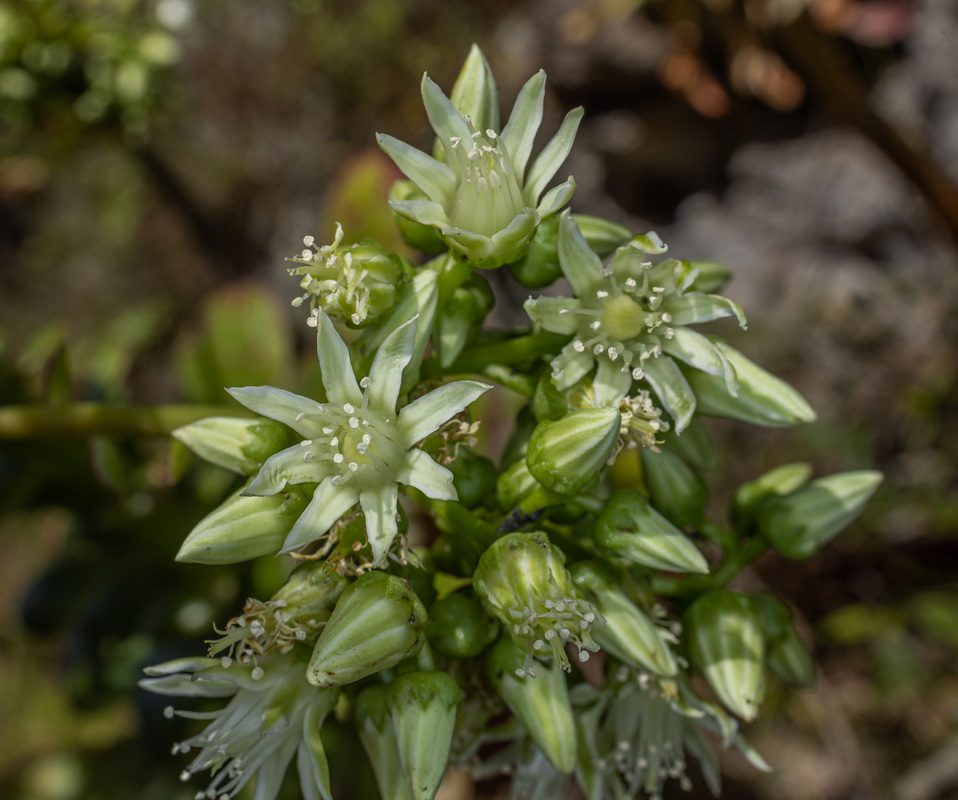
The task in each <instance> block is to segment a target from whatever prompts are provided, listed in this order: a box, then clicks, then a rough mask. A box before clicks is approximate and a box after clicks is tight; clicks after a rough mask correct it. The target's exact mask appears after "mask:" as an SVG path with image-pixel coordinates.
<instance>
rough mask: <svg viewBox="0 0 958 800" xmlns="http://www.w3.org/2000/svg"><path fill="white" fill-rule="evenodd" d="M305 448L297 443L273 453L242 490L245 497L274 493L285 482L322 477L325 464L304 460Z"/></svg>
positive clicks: (313, 479)
mask: <svg viewBox="0 0 958 800" xmlns="http://www.w3.org/2000/svg"><path fill="white" fill-rule="evenodd" d="M306 453H307V448H305V447H303V446H302V445H299V444H294V445H293V446H292V447H287V448H286V449H285V450H280V451H279V452H278V453H274V454H273V455H271V456H270V457H269V458H267V459H266V461H265V462H264V463H263V466H262V467H260V470H259V472H257V473H256V477H255V478H253V480H252V482H251V483H250V485H249V486H247V487H246V488H245V489H244V490H243V494H244V495H245V496H247V497H251V496H252V497H262V496H263V495H268V494H276V493H277V492H281V491H283V489H285V488H286V484H287V483H309V482H310V481H313V482H315V481H318V480H321V479H322V478H323V473H324V470H325V464H324V462H322V461H319V460H316V461H304V460H303V457H304V456H305V455H306Z"/></svg>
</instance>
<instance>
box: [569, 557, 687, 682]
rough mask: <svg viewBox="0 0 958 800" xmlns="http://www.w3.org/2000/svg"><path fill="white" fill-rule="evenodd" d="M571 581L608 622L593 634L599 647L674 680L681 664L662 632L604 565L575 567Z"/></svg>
mask: <svg viewBox="0 0 958 800" xmlns="http://www.w3.org/2000/svg"><path fill="white" fill-rule="evenodd" d="M570 572H571V574H572V578H573V580H574V581H575V583H576V586H578V587H579V588H580V589H581V590H582V591H583V593H584V594H586V595H587V596H589V597H591V598H593V599H594V600H595V605H596V608H597V609H598V610H599V613H600V614H601V615H602V617H603V618H604V619H605V624H604V625H596V626H595V628H594V630H593V631H592V636H593V638H595V640H596V642H597V643H598V644H599V646H600V647H601V648H602V649H603V650H605V651H606V652H608V653H611V654H612V655H613V656H615V657H616V658H618V659H619V660H620V661H624V662H625V663H626V664H629V665H630V666H633V667H638V668H640V669H646V670H648V671H649V672H652V673H655V674H656V675H661V676H662V677H664V678H671V677H674V676H675V675H677V674H678V665H677V664H676V662H675V657H674V656H673V655H672V651H671V649H669V646H668V644H667V643H666V641H665V639H663V635H662V634H663V631H661V630H660V629H659V628H658V627H657V626H656V625H655V623H653V622H652V620H651V619H649V617H648V616H647V615H646V614H645V613H643V612H642V610H641V609H640V608H639V607H638V606H637V605H636V604H635V603H633V602H632V600H631V599H630V598H629V596H628V595H627V594H626V593H625V592H624V591H622V589H621V586H620V584H621V581H617V580H616V578H617V576H615V575H613V574H612V572H611V571H610V570H609V569H608V568H607V567H605V566H604V565H602V564H600V563H598V562H595V561H583V562H580V563H578V564H576V565H574V566H573V567H572V568H571V569H570Z"/></svg>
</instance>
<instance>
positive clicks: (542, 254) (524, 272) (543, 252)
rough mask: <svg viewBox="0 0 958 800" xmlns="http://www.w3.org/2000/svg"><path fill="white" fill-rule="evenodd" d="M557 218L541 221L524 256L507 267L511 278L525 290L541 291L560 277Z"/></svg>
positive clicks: (552, 217)
mask: <svg viewBox="0 0 958 800" xmlns="http://www.w3.org/2000/svg"><path fill="white" fill-rule="evenodd" d="M558 239H559V217H557V216H551V217H547V218H546V219H544V220H542V222H540V223H539V226H538V227H537V228H536V232H535V234H534V235H533V237H532V239H531V240H530V241H529V249H528V250H526V254H525V255H524V256H523V257H522V258H520V259H519V260H518V261H515V262H513V263H511V264H510V265H509V272H511V273H512V277H513V278H515V279H516V281H517V282H518V283H519V284H520V285H521V286H525V287H526V288H527V289H542V288H543V287H546V286H548V285H549V284H550V283H552V282H553V281H554V280H555V279H556V278H558V277H559V276H561V275H562V268H561V267H560V266H559V252H558Z"/></svg>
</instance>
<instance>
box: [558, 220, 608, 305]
mask: <svg viewBox="0 0 958 800" xmlns="http://www.w3.org/2000/svg"><path fill="white" fill-rule="evenodd" d="M559 265H560V266H561V267H562V273H563V274H564V275H565V276H566V277H567V278H568V279H569V283H571V284H572V291H573V292H574V293H575V295H576V297H586V296H587V295H588V294H589V293H590V292H591V291H592V289H593V287H594V286H595V285H596V284H597V283H598V282H599V281H600V280H601V279H602V260H601V259H600V258H599V257H598V256H597V255H596V254H595V253H593V252H592V249H591V248H590V247H589V244H588V242H586V240H585V238H584V237H583V236H582V233H581V232H580V231H579V226H578V225H576V224H575V220H574V219H573V218H572V215H571V214H569V213H568V212H565V213H563V215H562V217H561V219H560V220H559Z"/></svg>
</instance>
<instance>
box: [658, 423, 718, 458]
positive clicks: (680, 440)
mask: <svg viewBox="0 0 958 800" xmlns="http://www.w3.org/2000/svg"><path fill="white" fill-rule="evenodd" d="M662 439H663V440H664V441H663V444H664V447H663V449H666V450H670V451H671V452H673V453H675V455H677V456H678V457H679V458H681V459H682V460H683V461H685V462H686V463H688V464H691V465H692V466H693V467H695V469H703V470H704V469H708V468H709V467H711V466H712V464H713V462H714V461H715V456H714V453H713V452H712V442H711V440H710V439H709V434H708V431H707V430H706V429H705V426H704V425H703V424H702V420H701V419H700V418H698V417H693V418H692V421H691V422H690V423H689V426H688V427H687V428H686V429H685V430H684V431H682V434H681V436H680V435H679V434H676V433H674V432H672V431H667V432H666V433H664V434H662Z"/></svg>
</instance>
